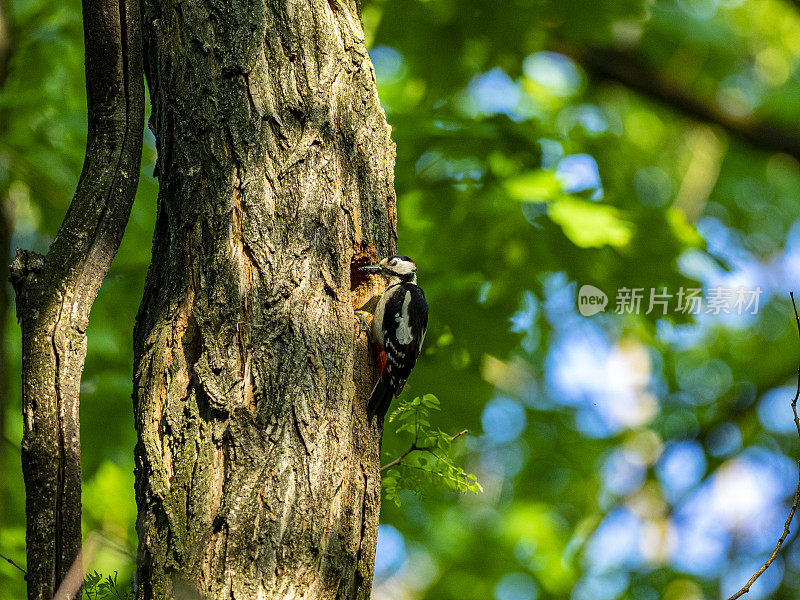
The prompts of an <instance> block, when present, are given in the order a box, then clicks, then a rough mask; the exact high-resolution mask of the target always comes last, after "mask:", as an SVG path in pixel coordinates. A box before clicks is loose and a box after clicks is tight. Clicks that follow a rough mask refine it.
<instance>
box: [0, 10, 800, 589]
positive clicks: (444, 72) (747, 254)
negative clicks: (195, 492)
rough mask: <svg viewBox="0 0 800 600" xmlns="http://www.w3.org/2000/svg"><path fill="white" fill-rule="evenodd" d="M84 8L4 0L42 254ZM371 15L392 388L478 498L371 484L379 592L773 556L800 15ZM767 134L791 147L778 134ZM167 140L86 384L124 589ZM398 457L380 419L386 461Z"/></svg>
mask: <svg viewBox="0 0 800 600" xmlns="http://www.w3.org/2000/svg"><path fill="white" fill-rule="evenodd" d="M79 12H80V11H79V8H78V6H77V4H76V3H74V2H72V3H70V2H67V3H64V4H57V5H56V4H54V3H46V2H39V1H38V0H25V1H23V0H16V1H15V2H14V3H12V5H11V6H10V7H9V24H10V27H11V29H12V31H13V33H14V39H15V40H17V43H16V45H15V48H14V53H13V57H14V58H13V59H12V61H11V64H10V71H9V77H8V79H7V82H6V86H5V88H4V90H3V92H2V95H1V96H0V123H3V124H4V126H6V127H7V133H4V134H3V136H2V139H0V155H2V160H0V191H1V193H2V197H3V199H4V203H6V205H8V206H11V205H13V206H14V207H15V214H16V217H15V227H14V234H13V235H14V237H13V240H12V245H13V246H22V247H32V248H33V249H34V250H37V251H42V250H44V249H46V248H47V245H48V243H49V236H52V235H54V233H55V231H56V229H57V227H58V224H59V222H60V220H61V217H62V215H63V213H64V210H65V207H66V205H67V204H68V202H69V197H70V194H71V192H72V190H73V189H74V186H75V182H76V179H77V176H78V173H79V172H80V165H81V160H82V153H81V151H82V148H83V135H84V128H85V123H84V122H83V121H82V119H83V116H82V114H83V112H84V110H85V104H84V99H83V97H82V93H83V92H82V85H83V81H82V75H81V73H82V64H81V60H82V57H81V42H80V32H81V22H80V14H79ZM362 19H363V22H364V31H365V39H366V45H367V47H368V48H369V52H370V57H371V59H372V61H373V63H374V65H375V71H376V78H377V82H378V92H379V95H380V99H381V101H382V103H383V104H384V106H385V109H386V113H387V118H388V121H389V123H390V124H391V125H392V128H393V130H392V137H393V139H394V140H395V141H396V143H397V152H398V155H397V164H396V189H397V193H398V201H397V209H398V221H397V223H398V233H399V239H400V240H401V242H402V243H401V246H400V249H401V250H402V251H403V252H404V253H406V254H408V255H410V256H412V257H414V258H415V260H417V262H418V264H419V265H420V282H421V283H422V285H423V286H424V288H425V291H426V295H427V296H428V299H429V302H430V304H431V309H432V311H431V322H430V329H429V333H428V337H427V340H426V348H427V350H426V353H425V355H424V356H423V357H421V359H420V363H419V365H418V367H417V368H416V369H415V372H414V375H413V377H412V378H411V380H410V382H409V383H410V386H411V389H409V390H408V391H407V392H406V397H407V398H413V397H414V396H416V395H422V394H423V393H428V392H430V393H434V394H436V395H437V396H438V397H439V398H440V399H441V401H442V407H443V410H442V411H441V415H440V416H439V419H440V421H439V424H440V425H441V426H442V428H443V429H445V430H446V431H448V432H449V433H451V434H455V433H457V432H459V431H461V430H462V429H464V428H466V427H468V428H469V429H470V431H471V433H472V435H471V436H462V437H461V438H459V439H458V440H456V441H455V442H454V447H455V448H456V449H457V450H460V451H462V452H463V460H464V461H465V462H466V464H467V466H468V470H470V471H471V472H473V471H474V472H476V473H477V474H478V475H479V479H480V481H481V482H482V484H483V485H484V489H485V493H484V494H482V495H480V496H479V497H477V498H472V497H464V498H462V497H461V496H458V495H450V494H440V493H438V492H436V491H433V490H430V489H428V488H427V487H424V488H423V490H422V492H423V495H422V496H418V495H416V494H413V493H409V492H402V491H401V492H400V500H401V506H400V507H396V506H395V505H394V504H393V503H387V502H384V503H383V507H382V515H381V529H380V533H379V541H378V555H377V560H376V577H375V583H376V585H375V588H374V592H373V596H374V597H375V598H387V597H388V598H392V599H393V600H394V599H396V598H398V597H405V598H423V597H424V598H435V599H436V600H448V599H449V598H463V597H465V596H466V597H468V598H469V597H474V598H476V599H477V598H480V599H481V600H484V599H485V598H487V597H495V598H498V599H500V600H513V599H516V598H519V599H524V598H534V597H538V598H563V597H565V596H570V597H572V598H575V599H576V600H582V599H583V598H592V599H595V598H600V599H605V598H636V599H637V600H640V599H642V598H644V599H648V598H662V597H663V598H667V599H669V600H676V599H680V598H692V599H694V598H709V599H710V598H716V597H719V596H722V595H726V597H727V594H728V593H730V592H731V591H733V589H734V588H735V587H738V586H739V585H741V583H742V582H743V581H745V580H746V579H747V577H748V576H749V575H750V573H752V572H753V571H754V570H755V568H757V566H758V564H759V563H760V561H761V560H763V558H764V556H765V554H768V553H769V551H770V550H771V547H772V546H773V544H774V542H775V539H776V538H777V536H778V535H779V534H780V530H781V527H782V522H783V519H784V518H785V516H786V510H787V508H788V503H789V502H790V500H791V495H792V493H793V487H794V485H795V483H796V479H795V477H796V471H795V469H796V464H795V463H794V462H793V461H794V459H795V457H796V456H797V452H798V444H797V441H796V439H795V435H796V433H795V432H794V431H793V430H792V429H791V427H792V424H791V412H790V411H789V408H788V400H789V399H790V397H791V396H792V395H793V393H794V390H791V391H787V390H785V389H784V386H785V385H793V384H794V370H795V368H796V364H795V362H796V361H795V359H796V356H795V354H794V352H795V348H796V339H795V332H794V331H793V330H792V326H793V322H792V319H793V315H792V313H791V308H790V306H789V304H788V302H787V299H786V294H785V292H786V290H787V289H788V288H789V287H790V286H791V282H793V281H796V280H797V276H798V272H797V266H796V265H797V262H796V253H797V248H798V246H797V225H795V222H796V220H797V218H798V216H800V214H798V208H797V202H796V190H797V188H798V185H799V184H800V169H798V166H797V164H796V162H795V160H794V158H793V157H792V153H793V152H792V151H791V148H792V146H791V143H790V140H791V139H792V138H794V137H797V136H798V130H797V128H796V126H795V124H796V123H797V104H796V98H797V97H798V91H800V83H799V82H798V79H797V77H796V72H797V68H798V60H799V59H798V50H797V47H796V39H797V36H796V31H797V30H798V26H800V18H798V12H797V8H796V6H795V5H794V3H792V2H789V1H786V0H751V1H749V2H745V3H740V2H736V1H728V0H726V1H724V2H683V1H677V0H676V1H667V0H664V1H661V0H659V1H658V2H653V3H650V2H648V3H640V2H630V3H627V2H622V3H621V2H613V3H612V2H606V3H597V2H592V3H589V2H583V1H579V0H574V1H570V2H558V3H556V2H541V3H540V2H535V3H534V2H527V1H526V0H515V1H514V2H508V3H503V4H502V5H501V4H498V3H486V2H481V1H478V0H475V1H472V0H463V1H461V2H455V1H449V0H429V1H422V0H420V1H411V2H409V1H407V0H385V1H383V2H378V1H374V2H373V1H371V2H364V3H363V6H362ZM598 50H602V51H603V52H599V51H598ZM609 56H614V57H615V60H619V61H621V60H623V59H624V61H625V62H624V64H626V65H627V64H633V65H637V67H636V69H635V70H634V69H633V67H631V68H629V69H626V70H625V71H624V72H619V71H613V70H612V69H611V68H610V66H612V67H613V66H614V65H615V64H617V63H616V62H614V63H612V64H611V65H609V63H608V61H607V60H605V59H606V58H607V57H609ZM634 76H635V77H634ZM774 131H779V132H780V133H781V136H782V137H783V139H785V140H789V142H787V143H782V144H780V145H779V144H772V143H771V142H769V141H768V140H766V139H764V138H765V137H767V136H764V135H763V132H774ZM754 134H758V135H760V137H761V139H762V140H763V141H761V142H759V141H758V140H756V139H754V137H753V136H754ZM154 157H155V153H154V146H153V139H152V137H148V138H147V139H146V149H145V155H144V161H143V162H144V165H145V166H144V170H143V175H142V181H141V185H140V189H139V197H138V199H137V201H136V203H135V205H134V209H133V214H132V218H131V221H130V223H129V226H128V230H127V233H126V239H125V240H124V241H123V244H122V247H121V249H120V253H119V255H118V257H117V259H116V260H115V263H114V265H113V266H112V269H111V271H110V273H109V277H108V278H107V279H106V281H105V283H104V285H103V288H102V289H101V291H100V295H99V297H98V300H97V302H96V303H95V307H94V309H93V311H94V312H93V322H92V325H91V327H90V329H89V332H88V333H89V350H88V355H87V360H86V371H85V376H84V380H83V394H82V398H83V402H82V423H83V427H84V430H83V436H82V440H83V458H84V462H83V470H84V482H85V483H84V527H85V528H86V531H99V532H102V534H103V536H105V537H104V540H105V542H104V543H103V544H102V545H101V547H100V549H99V550H98V552H97V554H96V555H95V557H94V559H93V560H92V561H91V562H88V563H87V566H90V568H97V569H98V570H100V571H102V572H104V573H113V571H114V570H118V571H119V580H120V581H124V580H128V579H129V578H130V576H131V573H132V569H133V568H134V567H133V565H134V558H133V553H134V550H133V548H135V546H136V534H135V531H134V527H133V523H134V517H135V503H134V501H133V495H132V494H131V493H130V489H131V488H132V486H133V477H132V470H133V461H132V457H131V456H130V448H131V447H132V446H133V444H134V443H135V435H134V434H133V432H134V425H133V418H132V415H131V410H130V389H131V377H130V373H131V364H132V354H131V352H130V350H129V346H130V343H129V342H130V329H131V326H132V320H133V316H134V315H135V314H136V310H137V305H138V302H139V300H140V298H141V295H142V286H143V282H144V272H145V270H146V268H147V265H148V264H149V262H150V256H148V253H147V251H146V248H148V247H149V246H150V243H151V239H152V231H153V220H154V218H155V213H156V211H155V191H156V187H155V182H154V180H153V179H152V177H151V173H152V168H153V163H154ZM587 282H588V283H592V284H594V285H596V286H598V287H599V288H601V289H603V290H605V291H606V293H608V294H609V296H610V303H611V304H610V307H609V308H611V309H613V308H614V307H615V294H616V290H617V289H618V288H620V287H623V286H627V287H642V288H651V287H656V288H660V287H661V286H666V287H667V288H668V291H671V292H672V293H675V292H677V290H678V289H679V288H680V287H681V286H683V287H684V288H688V287H693V286H702V287H704V289H705V293H706V294H707V293H708V291H709V290H710V289H712V288H713V287H715V286H718V285H732V286H735V285H739V284H740V282H741V285H748V286H749V285H761V287H762V288H763V289H764V294H763V295H762V297H761V304H760V306H759V311H758V314H757V315H753V316H750V317H746V318H739V317H737V316H736V315H732V316H725V315H713V314H709V315H702V316H694V315H684V314H677V313H675V312H670V314H668V315H666V316H664V315H661V314H660V312H659V311H658V310H656V311H653V312H651V313H650V314H649V315H645V314H640V315H613V314H606V315H605V316H603V315H596V316H595V317H592V318H591V319H587V318H584V317H580V316H579V315H578V314H577V313H576V309H575V304H574V301H575V295H576V291H577V287H578V286H579V285H581V284H583V283H587ZM674 300H675V299H674V298H673V305H674ZM6 330H7V332H8V338H7V344H8V351H7V352H6V353H5V356H7V357H8V368H9V373H10V377H9V382H10V383H9V386H10V388H9V396H8V397H9V398H10V401H11V405H10V407H9V410H8V411H7V422H6V432H5V436H6V438H7V440H8V441H7V442H5V446H4V451H5V452H4V453H3V460H4V461H5V464H4V474H5V476H4V478H3V481H2V490H3V492H2V493H3V510H4V515H3V529H2V530H1V531H0V548H2V549H0V552H3V553H4V554H10V555H12V556H14V557H20V556H23V555H24V546H23V537H24V534H23V529H22V524H23V523H24V514H23V509H22V506H21V498H22V497H23V495H22V481H21V476H19V457H18V454H17V452H16V450H15V449H14V448H15V446H16V447H17V448H18V447H19V442H20V432H21V431H22V423H21V417H20V416H19V415H20V410H19V408H18V402H19V400H18V398H19V394H20V392H19V388H18V387H17V386H18V383H17V382H18V381H19V378H18V373H19V364H18V362H16V358H15V357H16V356H18V355H19V334H18V333H17V332H16V328H15V326H10V325H9V326H8V327H7V328H6ZM15 403H16V404H15ZM15 406H17V408H15ZM407 447H408V438H407V437H406V436H405V435H404V434H400V435H395V434H394V432H393V431H391V430H388V429H387V433H386V434H385V435H384V446H383V457H382V462H383V464H386V463H388V462H390V461H391V460H392V459H394V458H395V457H397V456H399V455H401V454H402V453H403V452H404V451H405V450H406V449H407ZM398 472H399V471H397V470H394V469H389V470H387V471H386V472H384V475H386V476H390V475H391V474H392V473H394V474H397V473H398ZM403 473H404V474H409V473H410V471H409V470H406V471H403ZM391 476H392V477H393V476H394V475H391ZM732 498H733V499H735V501H731V499H732ZM622 542H624V543H622ZM799 551H800V550H799V549H798V545H797V541H796V538H795V537H794V534H792V535H791V536H790V537H789V540H788V541H787V548H786V551H785V553H783V554H782V555H781V557H780V558H779V561H778V562H777V563H776V564H774V565H773V567H772V568H771V569H770V571H768V572H767V573H766V574H765V576H764V577H763V578H762V580H760V581H761V582H760V585H759V586H757V587H754V588H753V590H752V591H751V592H750V594H749V596H748V597H750V598H758V597H761V598H765V597H769V598H778V599H782V598H795V597H796V596H797V589H796V587H797V581H798V578H797V572H798V570H800V567H798V552H799ZM18 575H19V573H18V572H15V570H14V569H13V568H12V567H10V566H9V565H6V566H3V565H0V578H1V579H0V589H2V594H8V595H10V597H13V598H17V597H20V595H21V593H23V592H20V590H22V589H23V587H22V586H23V583H22V582H21V581H20V579H19V577H18Z"/></svg>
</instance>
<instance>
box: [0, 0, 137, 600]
mask: <svg viewBox="0 0 800 600" xmlns="http://www.w3.org/2000/svg"><path fill="white" fill-rule="evenodd" d="M83 19H84V36H85V50H86V90H87V108H88V138H87V144H86V156H85V159H84V165H83V171H82V173H81V177H80V180H79V182H78V187H77V190H76V192H75V196H74V198H73V200H72V203H71V204H70V207H69V209H68V211H67V214H66V216H65V217H64V221H63V223H62V225H61V228H60V229H59V231H58V235H57V236H56V238H55V240H54V241H53V243H52V245H51V246H50V250H49V251H48V253H47V254H46V255H45V256H41V255H37V254H34V253H33V252H28V251H25V250H18V251H17V258H16V259H15V261H14V263H13V264H12V266H11V279H12V282H13V283H14V287H15V290H16V296H17V297H16V301H17V318H18V319H19V321H20V324H21V326H22V404H23V416H24V421H23V427H24V431H23V439H22V469H23V474H24V478H25V494H26V515H27V534H26V543H27V559H28V560H27V563H28V564H27V569H28V598H30V599H31V600H33V599H47V600H50V599H51V598H53V597H58V598H66V597H72V596H71V593H70V592H72V593H74V592H75V591H76V590H77V589H79V588H80V582H81V580H82V572H78V575H77V577H78V579H77V582H73V585H71V586H66V587H60V586H61V584H62V583H63V580H64V578H65V576H66V574H67V572H68V571H69V569H70V566H72V565H73V563H75V561H76V559H77V560H78V566H80V565H79V561H80V548H81V462H80V429H79V420H78V419H79V415H78V406H79V392H80V379H81V373H82V371H83V363H84V359H85V357H86V327H87V325H88V320H89V311H90V309H91V306H92V303H93V302H94V299H95V297H96V296H97V293H98V291H99V289H100V284H101V283H102V281H103V278H104V277H105V274H106V273H107V271H108V269H109V267H110V265H111V260H112V259H113V257H114V255H115V254H116V252H117V249H118V248H119V243H120V241H121V239H122V234H123V232H124V230H125V225H126V224H127V222H128V217H129V215H130V210H131V205H132V203H133V198H134V195H135V193H136V186H137V184H138V180H139V165H140V162H141V156H142V132H143V128H144V81H143V77H142V60H141V37H140V30H141V27H140V12H139V4H138V2H136V1H133V0H86V1H85V2H84V4H83ZM76 586H77V587H76ZM68 587H71V590H68V589H67V588H68ZM56 594H58V595H56Z"/></svg>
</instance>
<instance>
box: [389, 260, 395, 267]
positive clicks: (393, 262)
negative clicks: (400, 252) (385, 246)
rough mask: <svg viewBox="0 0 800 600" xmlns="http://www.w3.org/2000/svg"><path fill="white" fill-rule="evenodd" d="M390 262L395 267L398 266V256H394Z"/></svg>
mask: <svg viewBox="0 0 800 600" xmlns="http://www.w3.org/2000/svg"><path fill="white" fill-rule="evenodd" d="M389 264H390V265H391V266H393V267H396V266H397V259H396V258H393V259H392V261H391V262H390V263H389Z"/></svg>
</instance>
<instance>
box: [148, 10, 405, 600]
mask: <svg viewBox="0 0 800 600" xmlns="http://www.w3.org/2000/svg"><path fill="white" fill-rule="evenodd" d="M144 17H145V21H144V23H145V25H144V27H145V70H146V73H147V77H148V85H149V87H150V96H151V98H152V104H153V114H152V117H151V127H152V129H153V131H154V133H155V136H156V144H157V149H158V164H157V172H158V174H159V178H160V189H159V199H158V215H157V220H156V231H155V236H154V243H153V259H152V264H151V267H150V271H149V273H148V277H147V282H146V286H145V293H144V299H143V302H142V305H141V309H140V312H139V316H138V319H137V326H136V330H135V333H134V340H135V342H134V346H135V358H134V403H135V415H136V427H137V431H138V439H139V441H138V444H137V448H136V495H137V504H138V507H139V519H138V524H137V527H138V533H139V557H138V576H137V581H138V585H139V587H138V591H137V593H138V598H139V599H150V598H157V599H164V598H172V597H201V598H206V599H217V598H219V599H221V598H225V599H231V600H238V599H254V600H255V599H267V598H275V599H281V600H289V599H300V598H304V599H309V600H311V599H314V600H317V599H329V598H330V599H334V598H335V599H339V598H341V599H344V598H348V599H355V598H368V597H369V594H370V587H371V581H372V569H373V562H374V554H375V542H376V537H377V525H378V516H379V511H380V478H379V474H378V460H379V445H380V430H379V428H378V426H377V425H376V424H375V423H374V422H373V423H372V424H368V423H367V420H366V404H367V399H368V396H369V392H370V388H371V384H372V383H374V378H375V373H374V366H373V362H372V359H371V357H370V352H369V348H368V343H367V340H366V337H365V336H364V335H363V334H361V335H360V336H357V335H356V328H355V324H356V323H357V321H356V320H355V319H354V315H353V308H354V307H357V306H361V305H362V304H363V303H364V301H365V300H367V299H368V298H369V297H370V296H372V295H373V294H374V293H376V292H377V291H379V290H376V289H374V287H370V286H374V285H375V283H370V282H367V281H365V280H364V278H363V277H361V276H360V274H359V273H358V271H357V270H356V267H357V266H359V265H364V264H367V263H368V262H371V261H373V260H374V259H375V258H377V257H378V256H380V255H385V254H387V253H389V252H391V251H393V250H394V248H395V245H396V233H395V221H396V216H395V196H394V189H393V167H394V145H393V143H392V142H391V140H390V136H389V133H390V129H389V127H388V125H387V124H386V120H385V116H384V113H383V110H382V108H381V106H380V103H379V101H378V97H377V94H376V88H375V77H374V72H373V69H372V65H371V63H370V61H369V57H368V55H367V51H366V47H365V44H364V36H363V32H362V28H361V23H360V18H359V6H358V3H357V2H356V1H353V0H233V1H228V0H206V1H200V0H182V1H178V0H146V1H145V15H144Z"/></svg>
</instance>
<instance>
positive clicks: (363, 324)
mask: <svg viewBox="0 0 800 600" xmlns="http://www.w3.org/2000/svg"><path fill="white" fill-rule="evenodd" d="M354 312H355V315H356V317H358V320H359V324H358V325H357V327H358V329H357V330H356V338H359V337H361V334H362V333H364V332H369V323H367V320H366V319H365V318H364V315H363V314H362V313H361V311H359V310H357V311H354Z"/></svg>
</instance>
